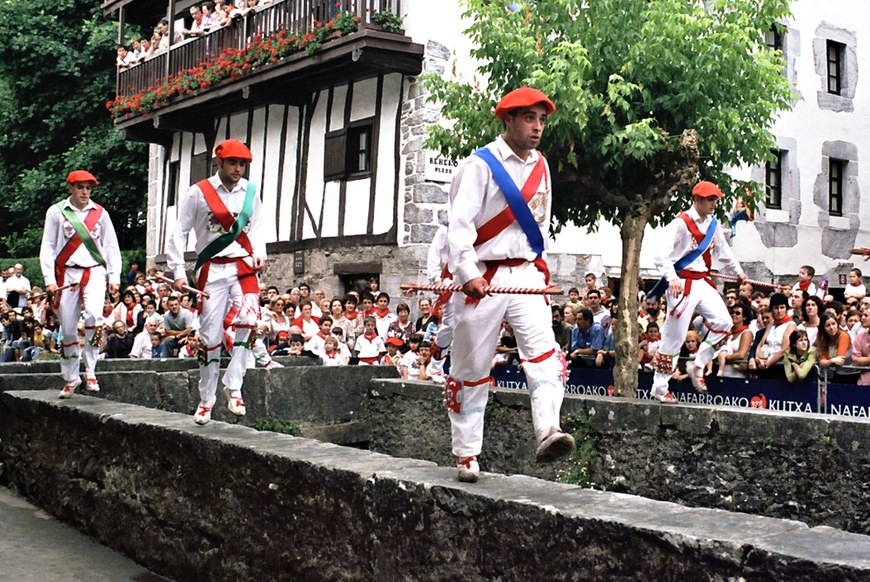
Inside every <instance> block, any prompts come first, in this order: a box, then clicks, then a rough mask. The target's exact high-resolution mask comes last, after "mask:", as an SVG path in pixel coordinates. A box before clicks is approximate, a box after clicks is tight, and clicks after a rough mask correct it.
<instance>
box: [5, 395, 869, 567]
mask: <svg viewBox="0 0 870 582" xmlns="http://www.w3.org/2000/svg"><path fill="white" fill-rule="evenodd" d="M0 439H2V460H3V462H4V463H5V466H6V471H5V474H4V476H5V478H6V479H7V480H8V481H9V482H10V483H11V484H12V485H13V486H14V487H16V488H17V489H18V490H20V491H22V492H23V493H24V494H25V495H27V496H28V497H30V498H31V499H33V500H35V501H36V502H37V503H38V504H39V505H40V506H42V507H43V508H45V509H46V510H47V511H49V512H51V513H52V514H53V515H55V516H57V517H58V518H60V519H62V520H64V521H68V522H70V523H72V524H73V525H75V526H76V527H78V528H79V529H81V530H82V531H84V532H86V533H88V534H89V535H92V536H93V537H95V538H97V539H99V540H100V541H102V542H103V543H106V544H107V545H110V546H111V547H114V548H116V549H118V550H120V551H122V552H124V553H126V554H128V555H130V556H131V557H133V558H135V559H136V560H137V561H139V562H140V563H142V564H144V565H146V566H148V567H149V568H151V569H153V570H155V571H158V572H161V573H163V574H166V575H169V576H172V577H175V578H178V579H191V580H193V579H196V580H205V579H209V580H223V579H269V580H303V579H304V580H330V581H336V580H339V581H340V580H387V581H389V580H407V579H413V580H423V581H425V580H492V579H501V580H533V579H534V580H578V579H583V580H635V579H637V578H638V577H639V576H642V577H644V578H647V579H660V580H667V579H670V580H674V579H681V580H723V579H731V578H733V579H737V578H741V577H742V578H745V579H749V580H782V579H789V580H820V579H826V580H834V579H836V580H867V579H870V539H868V538H867V537H865V536H861V535H856V534H849V533H844V532H841V531H837V530H833V529H831V528H827V527H819V528H809V527H807V526H806V525H805V524H802V523H799V522H795V521H788V520H775V519H769V518H764V517H757V516H751V515H745V514H739V513H729V512H725V511H721V510H712V509H693V508H687V507H683V506H680V505H676V504H672V503H665V502H660V501H653V500H649V499H643V498H640V497H635V496H632V495H625V494H619V493H606V492H600V491H593V490H588V489H582V488H579V487H575V486H568V485H561V484H557V483H552V482H547V481H542V480H539V479H535V478H531V477H527V476H521V475H515V476H504V475H494V474H484V475H483V476H482V478H481V481H480V482H479V483H477V484H475V485H465V484H460V483H458V482H457V481H455V475H454V470H453V469H452V468H441V467H437V466H435V465H434V464H432V463H429V462H426V461H418V460H412V459H403V458H395V457H389V456H387V455H382V454H377V453H371V452H368V451H362V450H357V449H352V448H345V447H339V446H336V445H331V444H326V443H321V442H317V441H312V440H307V439H301V438H294V437H289V436H286V435H279V434H274V433H259V432H257V431H254V430H252V429H250V428H247V427H242V426H232V425H229V424H226V423H221V422H214V423H211V424H210V425H208V426H206V427H197V426H195V425H194V424H193V423H192V422H191V421H190V418H189V417H188V416H185V415H180V414H174V413H168V412H163V411H159V410H154V409H147V408H143V407H139V406H134V405H129V404H121V403H117V402H110V401H106V400H103V399H97V398H91V397H86V396H82V397H76V398H73V399H71V400H68V401H60V400H58V399H57V398H56V397H55V395H54V394H53V393H51V392H44V391H17V392H16V391H13V392H6V393H4V394H2V395H0Z"/></svg>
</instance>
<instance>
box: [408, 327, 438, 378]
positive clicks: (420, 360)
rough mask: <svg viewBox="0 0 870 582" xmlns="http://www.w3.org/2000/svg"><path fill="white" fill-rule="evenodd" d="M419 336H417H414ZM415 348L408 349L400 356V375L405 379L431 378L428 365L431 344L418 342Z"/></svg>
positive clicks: (430, 358) (430, 357) (430, 355)
mask: <svg viewBox="0 0 870 582" xmlns="http://www.w3.org/2000/svg"><path fill="white" fill-rule="evenodd" d="M415 337H417V338H419V336H415ZM418 345H419V347H418V348H417V350H414V349H413V344H412V349H410V350H408V353H406V354H405V355H404V356H402V377H403V378H404V379H405V380H431V379H432V378H431V377H430V376H429V370H428V366H429V364H430V363H431V360H432V354H431V352H430V350H431V348H432V345H431V344H430V343H429V342H419V344H418Z"/></svg>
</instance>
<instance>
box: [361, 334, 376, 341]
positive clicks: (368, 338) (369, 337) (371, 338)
mask: <svg viewBox="0 0 870 582" xmlns="http://www.w3.org/2000/svg"><path fill="white" fill-rule="evenodd" d="M363 337H364V338H366V339H367V340H369V341H372V340H373V339H375V338H376V337H378V334H377V333H375V332H372V334H371V335H369V334H367V333H365V334H363Z"/></svg>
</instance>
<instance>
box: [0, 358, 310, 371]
mask: <svg viewBox="0 0 870 582" xmlns="http://www.w3.org/2000/svg"><path fill="white" fill-rule="evenodd" d="M275 360H276V361H277V362H280V363H281V364H282V365H284V366H319V365H320V362H319V361H317V360H315V359H313V358H308V357H297V356H278V357H276V358H275ZM229 361H230V360H229V358H223V359H222V360H221V368H226V367H227V364H228V363H229ZM198 367H199V364H198V363H197V361H196V360H195V359H190V358H186V359H181V358H151V359H147V360H131V359H129V358H118V359H110V360H100V361H99V362H97V373H100V372H124V371H131V372H172V371H180V370H196V369H197V368H198ZM5 374H60V360H37V361H36V362H7V363H5V364H0V376H3V375H5Z"/></svg>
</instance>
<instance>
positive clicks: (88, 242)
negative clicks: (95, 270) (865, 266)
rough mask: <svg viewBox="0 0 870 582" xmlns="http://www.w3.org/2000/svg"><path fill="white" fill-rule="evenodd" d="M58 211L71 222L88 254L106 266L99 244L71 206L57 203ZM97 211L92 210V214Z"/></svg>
mask: <svg viewBox="0 0 870 582" xmlns="http://www.w3.org/2000/svg"><path fill="white" fill-rule="evenodd" d="M57 208H58V210H60V211H61V213H62V214H63V215H64V217H65V218H66V219H67V220H68V221H69V223H70V224H71V225H72V227H73V228H74V229H75V231H76V234H77V235H78V237H79V238H80V239H81V241H82V244H83V245H85V248H86V249H88V252H89V253H91V256H92V257H93V258H94V260H95V261H97V263H99V264H100V265H101V266H103V267H105V266H106V259H104V258H103V255H102V253H101V252H100V249H98V248H97V243H96V242H94V238H93V237H92V236H91V232H90V231H89V230H88V227H87V226H85V223H84V222H82V221H81V219H80V218H79V217H78V215H77V214H76V213H75V212H74V211H73V209H72V208H70V207H69V206H64V203H63V202H58V203H57ZM94 211H96V209H93V210H91V212H94Z"/></svg>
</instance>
